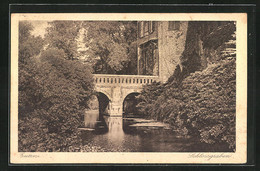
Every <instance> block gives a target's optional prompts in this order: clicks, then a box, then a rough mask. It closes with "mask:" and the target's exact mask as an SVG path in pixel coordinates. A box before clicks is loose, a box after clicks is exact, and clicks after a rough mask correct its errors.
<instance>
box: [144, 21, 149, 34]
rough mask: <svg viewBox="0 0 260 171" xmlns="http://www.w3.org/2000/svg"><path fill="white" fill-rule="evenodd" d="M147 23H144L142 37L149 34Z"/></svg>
mask: <svg viewBox="0 0 260 171" xmlns="http://www.w3.org/2000/svg"><path fill="white" fill-rule="evenodd" d="M148 32H149V22H148V21H144V35H148V34H149V33H148Z"/></svg>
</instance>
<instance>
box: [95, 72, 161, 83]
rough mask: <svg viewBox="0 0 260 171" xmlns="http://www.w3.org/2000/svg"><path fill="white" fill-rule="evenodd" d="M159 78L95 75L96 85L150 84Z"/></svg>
mask: <svg viewBox="0 0 260 171" xmlns="http://www.w3.org/2000/svg"><path fill="white" fill-rule="evenodd" d="M158 80H159V77H158V76H148V75H110V74H94V81H95V83H96V84H141V85H142V84H150V83H152V82H154V81H158Z"/></svg>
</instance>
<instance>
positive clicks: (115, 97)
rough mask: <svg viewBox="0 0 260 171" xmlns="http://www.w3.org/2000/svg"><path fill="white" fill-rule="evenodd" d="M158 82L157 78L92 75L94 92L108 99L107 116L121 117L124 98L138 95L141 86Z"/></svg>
mask: <svg viewBox="0 0 260 171" xmlns="http://www.w3.org/2000/svg"><path fill="white" fill-rule="evenodd" d="M158 80H159V77H158V76H146V75H110V74H94V82H95V91H96V92H98V93H102V94H104V95H105V96H106V97H107V98H108V100H109V103H108V107H107V114H108V115H110V116H122V114H123V102H124V99H125V98H126V96H127V95H129V94H131V93H140V92H141V90H142V86H143V85H145V84H150V83H152V82H153V81H158Z"/></svg>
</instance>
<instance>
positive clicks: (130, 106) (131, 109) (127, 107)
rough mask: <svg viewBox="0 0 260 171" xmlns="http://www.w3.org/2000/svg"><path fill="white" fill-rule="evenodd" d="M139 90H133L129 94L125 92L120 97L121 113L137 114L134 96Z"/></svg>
mask: <svg viewBox="0 0 260 171" xmlns="http://www.w3.org/2000/svg"><path fill="white" fill-rule="evenodd" d="M139 94H140V92H137V91H134V92H131V93H129V94H127V95H126V96H125V97H124V98H123V99H122V112H123V114H125V115H126V114H137V112H138V109H137V107H136V105H137V99H136V96H138V95H139Z"/></svg>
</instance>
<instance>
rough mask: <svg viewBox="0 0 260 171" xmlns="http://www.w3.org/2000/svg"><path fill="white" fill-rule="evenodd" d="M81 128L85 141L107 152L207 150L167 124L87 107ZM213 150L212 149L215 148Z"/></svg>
mask: <svg viewBox="0 0 260 171" xmlns="http://www.w3.org/2000/svg"><path fill="white" fill-rule="evenodd" d="M84 118H85V119H84V120H85V127H84V128H80V129H81V130H82V139H83V143H84V144H88V145H90V146H91V145H92V146H97V147H100V148H102V149H103V150H104V151H107V152H191V151H208V150H210V151H211V149H207V148H205V147H203V146H201V145H200V143H199V142H198V141H197V140H195V139H191V138H190V137H183V136H180V135H178V134H177V133H176V131H175V130H173V129H172V128H171V127H170V126H169V125H167V124H164V123H161V122H156V121H154V120H148V119H144V118H140V117H136V116H135V117H133V116H132V117H129V116H128V117H109V116H102V115H99V112H98V111H97V110H96V111H87V112H86V113H85V116H84ZM214 151H215V150H214Z"/></svg>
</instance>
